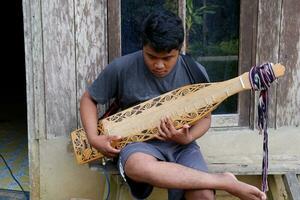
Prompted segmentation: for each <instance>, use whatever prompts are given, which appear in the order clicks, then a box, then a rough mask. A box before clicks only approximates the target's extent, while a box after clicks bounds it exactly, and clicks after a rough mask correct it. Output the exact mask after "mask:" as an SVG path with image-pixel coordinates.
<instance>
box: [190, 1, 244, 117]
mask: <svg viewBox="0 0 300 200" xmlns="http://www.w3.org/2000/svg"><path fill="white" fill-rule="evenodd" d="M239 6H240V5H239V1H237V0H235V1H232V0H223V1H219V0H186V34H187V35H186V36H187V38H188V39H187V53H190V54H191V55H192V56H193V57H194V58H195V59H196V60H197V61H198V62H200V63H201V64H202V65H203V66H205V68H206V70H207V73H208V75H209V77H210V80H211V81H212V82H218V81H223V80H227V79H231V78H234V77H236V76H238V52H239V49H238V46H239V42H238V41H239ZM237 100H238V99H237V95H234V96H232V97H230V98H228V99H226V100H225V101H224V102H223V103H222V104H221V105H220V106H219V107H218V108H217V109H216V110H215V111H214V114H227V113H236V112H237Z"/></svg>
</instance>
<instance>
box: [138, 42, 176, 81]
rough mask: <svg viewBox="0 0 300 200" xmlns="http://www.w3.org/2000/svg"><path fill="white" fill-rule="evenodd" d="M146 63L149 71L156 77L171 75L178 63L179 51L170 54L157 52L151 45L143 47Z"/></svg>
mask: <svg viewBox="0 0 300 200" xmlns="http://www.w3.org/2000/svg"><path fill="white" fill-rule="evenodd" d="M143 55H144V61H145V63H146V65H147V67H148V69H149V70H150V71H151V72H152V73H153V74H154V75H155V76H156V77H164V76H166V75H168V74H169V73H170V71H171V70H172V69H173V67H174V66H175V64H176V62H177V58H178V56H179V50H177V49H173V50H171V51H170V52H159V53H158V52H156V51H155V50H154V49H153V48H152V47H150V46H149V45H145V46H144V47H143Z"/></svg>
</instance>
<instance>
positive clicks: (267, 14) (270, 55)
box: [254, 0, 282, 128]
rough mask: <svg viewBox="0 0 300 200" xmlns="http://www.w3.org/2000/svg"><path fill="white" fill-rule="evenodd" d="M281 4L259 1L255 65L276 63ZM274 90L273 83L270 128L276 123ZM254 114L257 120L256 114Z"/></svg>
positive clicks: (270, 92) (275, 86)
mask: <svg viewBox="0 0 300 200" xmlns="http://www.w3.org/2000/svg"><path fill="white" fill-rule="evenodd" d="M281 2H282V1H264V0H260V1H259V12H258V24H257V52H256V60H257V61H256V63H258V64H259V63H265V62H273V63H277V62H278V55H279V54H278V52H279V37H280V19H281V15H280V13H281ZM276 88H277V84H276V83H274V84H272V86H271V88H270V89H269V96H270V98H269V117H268V126H269V127H272V128H273V127H275V122H276V96H277V93H276ZM279 95H280V94H279ZM254 114H255V119H256V120H257V112H255V113H254ZM255 123H257V122H255Z"/></svg>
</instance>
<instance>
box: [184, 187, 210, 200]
mask: <svg viewBox="0 0 300 200" xmlns="http://www.w3.org/2000/svg"><path fill="white" fill-rule="evenodd" d="M184 197H185V199H186V200H196V199H201V200H214V199H215V194H214V191H213V190H204V189H202V190H187V191H185V193H184Z"/></svg>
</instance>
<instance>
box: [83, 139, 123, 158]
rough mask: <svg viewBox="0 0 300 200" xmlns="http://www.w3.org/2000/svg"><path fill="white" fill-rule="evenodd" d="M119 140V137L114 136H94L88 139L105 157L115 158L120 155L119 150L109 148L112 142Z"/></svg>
mask: <svg viewBox="0 0 300 200" xmlns="http://www.w3.org/2000/svg"><path fill="white" fill-rule="evenodd" d="M120 139H121V136H116V135H113V136H111V135H95V136H92V137H89V138H88V140H89V142H90V144H91V145H92V146H93V147H94V148H95V149H97V150H98V151H100V153H102V154H103V155H104V156H106V157H116V156H117V155H118V154H119V153H120V150H119V149H116V148H114V147H112V146H111V144H112V141H118V140H120Z"/></svg>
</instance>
